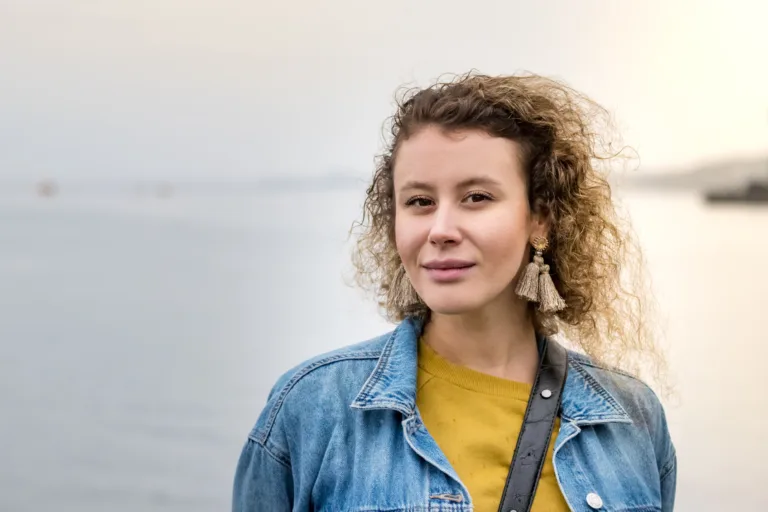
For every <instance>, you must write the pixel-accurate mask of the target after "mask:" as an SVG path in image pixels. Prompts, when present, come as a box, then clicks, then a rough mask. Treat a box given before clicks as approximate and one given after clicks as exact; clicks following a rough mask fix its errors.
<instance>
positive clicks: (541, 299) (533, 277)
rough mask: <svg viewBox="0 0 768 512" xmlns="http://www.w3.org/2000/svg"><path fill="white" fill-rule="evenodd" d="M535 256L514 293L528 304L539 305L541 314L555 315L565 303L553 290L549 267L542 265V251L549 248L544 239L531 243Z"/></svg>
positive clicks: (540, 238)
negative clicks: (528, 302)
mask: <svg viewBox="0 0 768 512" xmlns="http://www.w3.org/2000/svg"><path fill="white" fill-rule="evenodd" d="M531 245H533V248H534V249H535V250H536V254H534V256H533V261H531V262H530V263H529V264H528V265H527V266H526V267H525V272H524V273H523V276H522V277H521V278H520V282H518V283H517V288H516V289H515V292H516V293H517V295H519V296H520V297H522V298H524V299H527V300H528V301H530V302H538V303H539V311H541V312H543V313H555V312H557V311H562V310H563V309H565V306H566V304H565V301H564V300H563V298H562V297H560V294H559V293H558V292H557V288H555V283H553V282H552V276H551V275H550V274H549V265H547V264H546V263H544V251H545V250H546V249H547V247H548V246H549V243H548V242H547V239H546V238H543V237H536V238H534V239H533V240H532V241H531Z"/></svg>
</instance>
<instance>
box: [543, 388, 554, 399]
mask: <svg viewBox="0 0 768 512" xmlns="http://www.w3.org/2000/svg"><path fill="white" fill-rule="evenodd" d="M541 396H543V397H544V398H549V397H551V396H552V392H551V391H550V390H548V389H545V390H544V391H542V392H541Z"/></svg>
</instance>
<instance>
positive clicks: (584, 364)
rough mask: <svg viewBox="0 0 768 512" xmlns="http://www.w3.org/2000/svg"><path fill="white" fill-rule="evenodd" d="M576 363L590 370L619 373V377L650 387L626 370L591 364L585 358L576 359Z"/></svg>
mask: <svg viewBox="0 0 768 512" xmlns="http://www.w3.org/2000/svg"><path fill="white" fill-rule="evenodd" d="M574 361H575V362H577V363H578V364H580V365H582V366H589V367H590V368H596V369H598V370H603V371H606V372H611V373H617V374H619V375H623V376H624V377H629V378H630V379H632V380H635V381H637V382H639V383H640V384H643V385H645V386H647V385H648V384H646V382H645V381H644V380H642V379H640V378H638V377H637V376H635V375H632V374H631V373H628V372H625V371H624V370H622V369H620V368H616V367H614V366H603V365H599V364H595V363H593V362H591V361H590V360H589V359H584V358H583V357H577V358H574Z"/></svg>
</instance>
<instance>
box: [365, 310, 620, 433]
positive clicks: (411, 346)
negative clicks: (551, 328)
mask: <svg viewBox="0 0 768 512" xmlns="http://www.w3.org/2000/svg"><path fill="white" fill-rule="evenodd" d="M422 327H423V324H422V322H421V321H420V320H418V319H415V318H411V317H409V318H406V319H405V320H403V321H402V322H401V323H400V324H399V325H398V326H397V327H396V328H395V329H394V331H392V333H391V334H390V336H389V339H388V340H387V341H386V343H385V344H384V347H383V349H382V352H381V355H380V356H379V359H378V362H377V364H376V367H375V368H374V370H373V371H372V372H371V374H370V375H369V376H368V379H367V380H366V382H365V384H364V385H363V387H362V389H361V390H360V392H359V393H358V395H357V397H356V398H355V400H354V401H353V402H352V404H351V407H354V408H356V409H364V410H373V409H394V410H397V411H400V412H402V413H403V414H404V415H405V416H412V415H413V414H414V413H415V411H416V374H417V364H418V339H419V336H420V335H421V330H422ZM542 341H544V342H545V341H546V340H545V339H544V340H542ZM584 362H585V359H584V356H581V355H579V354H575V353H573V352H570V351H569V364H568V376H567V377H566V380H565V389H564V390H563V398H562V405H561V415H562V417H563V419H564V420H566V421H569V422H572V423H575V424H576V425H588V424H596V423H609V422H622V423H631V420H630V418H629V415H628V414H627V412H626V411H625V410H624V408H623V407H622V406H621V405H620V404H619V402H618V401H617V400H616V399H615V398H614V396H613V394H612V393H611V392H610V391H609V390H608V388H607V387H606V386H604V385H603V384H601V383H600V382H598V380H597V379H596V378H595V377H594V376H593V375H592V374H591V373H590V372H589V371H588V369H587V366H585V364H584Z"/></svg>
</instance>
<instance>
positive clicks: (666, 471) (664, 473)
mask: <svg viewBox="0 0 768 512" xmlns="http://www.w3.org/2000/svg"><path fill="white" fill-rule="evenodd" d="M675 466H677V454H676V453H675V451H674V450H673V451H672V455H670V456H669V459H668V460H667V462H665V463H664V465H663V466H662V467H661V477H660V478H659V481H660V482H663V481H664V480H665V479H666V478H667V477H668V476H669V475H670V474H671V473H672V470H673V469H675Z"/></svg>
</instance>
